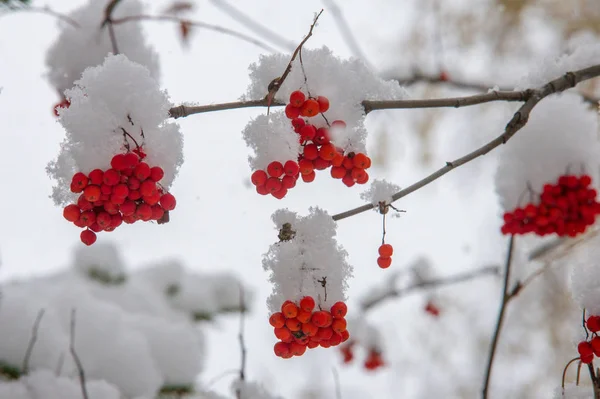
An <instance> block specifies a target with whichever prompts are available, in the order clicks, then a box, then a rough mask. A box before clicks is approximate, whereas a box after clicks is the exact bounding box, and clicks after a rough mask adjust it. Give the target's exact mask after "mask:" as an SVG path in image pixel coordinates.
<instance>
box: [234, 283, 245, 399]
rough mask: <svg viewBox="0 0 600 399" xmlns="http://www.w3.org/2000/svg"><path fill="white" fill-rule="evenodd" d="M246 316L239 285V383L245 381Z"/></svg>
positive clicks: (239, 396)
mask: <svg viewBox="0 0 600 399" xmlns="http://www.w3.org/2000/svg"><path fill="white" fill-rule="evenodd" d="M245 315H246V303H245V293H244V287H243V286H242V284H240V331H239V333H238V341H239V343H240V353H241V364H240V381H244V380H245V379H246V344H245V342H244V319H245ZM236 394H237V397H238V399H242V392H241V390H240V389H238V390H237V392H236Z"/></svg>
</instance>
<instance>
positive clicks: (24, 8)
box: [0, 6, 80, 28]
mask: <svg viewBox="0 0 600 399" xmlns="http://www.w3.org/2000/svg"><path fill="white" fill-rule="evenodd" d="M8 9H9V10H10V11H29V12H34V13H40V14H45V15H49V16H51V17H54V18H57V19H59V20H60V21H64V22H66V23H68V24H69V25H71V26H73V27H74V28H80V25H79V24H78V23H77V21H75V20H74V19H73V18H71V17H68V16H66V15H63V14H61V13H58V12H56V11H53V10H52V9H51V8H50V7H48V6H45V7H34V6H22V7H11V6H9V7H8ZM8 14H9V13H0V16H2V15H8Z"/></svg>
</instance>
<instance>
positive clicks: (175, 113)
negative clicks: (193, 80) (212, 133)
mask: <svg viewBox="0 0 600 399" xmlns="http://www.w3.org/2000/svg"><path fill="white" fill-rule="evenodd" d="M267 102H268V100H267V98H266V97H265V98H263V99H260V100H250V101H234V102H231V103H222V104H211V105H178V106H176V107H173V108H171V109H170V110H169V115H170V116H171V117H172V118H175V119H177V118H184V117H186V116H189V115H193V114H202V113H204V112H214V111H225V110H229V109H239V108H253V107H266V106H267V105H268V104H267ZM284 105H285V104H284V103H282V102H278V101H272V102H271V107H282V106H284Z"/></svg>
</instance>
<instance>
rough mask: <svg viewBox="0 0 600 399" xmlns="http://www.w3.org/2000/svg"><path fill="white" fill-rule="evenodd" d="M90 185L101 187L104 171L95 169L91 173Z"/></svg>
mask: <svg viewBox="0 0 600 399" xmlns="http://www.w3.org/2000/svg"><path fill="white" fill-rule="evenodd" d="M89 177H90V183H91V184H94V185H96V186H101V185H102V183H103V181H104V180H103V178H104V172H103V171H102V169H94V170H92V171H91V172H90V175H89Z"/></svg>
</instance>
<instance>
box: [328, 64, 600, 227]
mask: <svg viewBox="0 0 600 399" xmlns="http://www.w3.org/2000/svg"><path fill="white" fill-rule="evenodd" d="M597 76H600V65H595V66H592V67H589V68H585V69H581V70H579V71H575V72H568V73H566V74H565V75H563V76H562V77H560V78H558V79H554V80H552V81H550V82H548V83H547V84H545V85H544V86H542V87H540V88H539V89H533V90H532V89H530V90H525V92H524V93H525V95H526V98H527V100H526V101H525V103H524V104H523V105H522V106H521V107H520V108H519V109H518V110H517V112H516V113H515V114H514V115H513V117H512V118H511V120H510V121H509V122H508V124H507V125H506V127H505V128H504V132H503V133H502V134H501V135H500V136H498V137H496V138H495V139H494V140H492V141H490V142H489V143H487V144H485V145H484V146H482V147H480V148H478V149H477V150H475V151H473V152H471V153H469V154H467V155H465V156H463V157H462V158H458V159H456V160H454V161H452V162H446V166H444V167H443V168H441V169H438V170H437V171H436V172H434V173H432V174H430V175H429V176H427V177H425V178H424V179H422V180H419V181H418V182H416V183H414V184H413V185H411V186H408V187H407V188H405V189H404V190H401V191H399V192H397V193H396V194H394V195H392V202H394V201H397V200H399V199H400V198H402V197H405V196H407V195H408V194H410V193H412V192H414V191H417V190H418V189H420V188H422V187H424V186H426V185H428V184H429V183H431V182H433V181H435V180H437V179H439V178H440V177H442V176H443V175H445V174H446V173H448V172H450V171H451V170H452V169H455V168H457V167H459V166H461V165H464V164H466V163H468V162H470V161H472V160H474V159H476V158H479V157H480V156H482V155H485V154H487V153H488V152H490V151H492V150H493V149H494V148H496V147H498V146H499V145H501V144H506V143H507V142H508V140H510V138H511V137H512V136H514V135H515V134H516V133H517V132H518V131H519V130H521V129H522V128H523V126H525V124H527V121H528V120H529V115H530V113H531V110H532V109H533V108H534V107H535V106H536V105H537V104H538V103H539V102H540V101H541V100H543V99H544V98H546V97H548V96H549V95H551V94H554V93H559V92H562V91H565V90H567V89H570V88H572V87H575V86H576V85H577V84H578V83H579V82H583V81H585V80H589V79H592V78H595V77H597ZM488 94H489V93H488ZM422 101H429V100H422ZM375 207H377V204H366V205H362V206H359V207H357V208H354V209H351V210H349V211H346V212H342V213H339V214H337V215H334V216H333V220H341V219H345V218H347V217H350V216H354V215H357V214H359V213H362V212H366V211H368V210H371V209H373V208H375Z"/></svg>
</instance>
